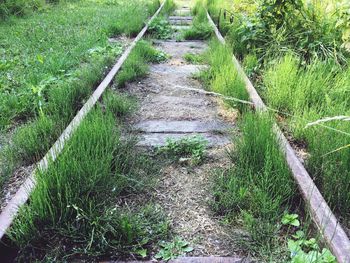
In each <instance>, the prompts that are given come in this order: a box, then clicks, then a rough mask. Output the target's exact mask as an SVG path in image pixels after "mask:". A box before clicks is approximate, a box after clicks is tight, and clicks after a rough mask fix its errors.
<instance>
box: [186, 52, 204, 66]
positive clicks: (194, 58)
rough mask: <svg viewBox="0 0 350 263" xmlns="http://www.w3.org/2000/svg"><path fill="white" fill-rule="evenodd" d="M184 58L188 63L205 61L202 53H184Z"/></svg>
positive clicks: (196, 63)
mask: <svg viewBox="0 0 350 263" xmlns="http://www.w3.org/2000/svg"><path fill="white" fill-rule="evenodd" d="M184 59H185V60H186V61H187V62H188V63H190V64H195V65H198V64H203V63H204V62H205V56H204V55H203V54H194V53H186V54H185V55H184Z"/></svg>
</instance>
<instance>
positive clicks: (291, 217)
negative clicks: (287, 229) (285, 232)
mask: <svg viewBox="0 0 350 263" xmlns="http://www.w3.org/2000/svg"><path fill="white" fill-rule="evenodd" d="M298 217H299V216H298V215H297V214H285V215H284V216H283V217H282V224H283V225H291V226H295V227H298V226H300V221H299V219H298Z"/></svg>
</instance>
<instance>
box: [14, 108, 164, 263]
mask: <svg viewBox="0 0 350 263" xmlns="http://www.w3.org/2000/svg"><path fill="white" fill-rule="evenodd" d="M115 125H116V121H115V117H114V116H113V114H112V113H111V112H110V111H109V110H107V111H105V112H103V111H102V110H100V109H95V110H93V112H92V113H90V114H89V116H88V117H87V119H86V120H84V121H83V123H82V124H81V126H80V127H79V128H78V130H77V131H76V133H75V134H74V136H73V137H72V139H71V140H70V141H69V142H68V145H66V147H65V149H64V151H63V153H62V154H61V155H60V156H59V158H58V159H57V160H56V161H55V162H54V163H52V164H51V165H50V167H49V169H48V170H47V171H45V172H40V171H39V172H38V173H37V175H36V176H37V186H36V188H35V190H34V192H33V193H32V195H31V197H30V201H29V202H28V203H27V204H26V205H24V207H22V209H21V211H20V213H19V215H18V217H17V218H16V220H15V222H14V224H13V226H12V227H11V230H10V232H9V236H10V237H11V239H12V240H13V241H14V242H15V243H16V244H17V245H18V246H20V247H21V256H22V257H23V258H25V259H26V260H27V261H28V260H29V259H31V260H34V259H36V260H42V259H44V258H47V257H51V258H54V259H55V261H56V260H58V261H66V260H68V261H69V259H72V258H74V259H77V258H81V259H87V258H96V257H99V256H102V255H105V256H109V255H112V254H113V255H116V254H122V253H126V252H130V253H137V252H136V251H139V250H140V249H148V247H149V245H150V244H151V243H152V242H155V241H156V240H158V239H160V238H166V237H167V233H168V223H167V221H166V220H165V217H164V214H163V212H162V211H161V209H160V208H159V207H157V206H154V205H146V206H143V207H140V208H137V207H134V208H132V209H130V208H129V207H123V206H121V205H118V206H116V203H119V202H118V201H116V200H118V199H123V198H124V197H125V196H127V195H129V194H130V193H133V194H137V193H142V192H143V191H144V190H145V189H147V187H149V186H151V185H152V184H153V182H152V178H154V177H152V175H153V174H155V173H157V168H156V166H155V165H154V164H153V163H151V161H150V160H149V158H148V157H146V156H145V155H143V154H140V153H139V152H136V151H135V150H134V149H135V147H134V143H133V142H122V141H120V135H119V131H118V129H117V128H116V126H115ZM121 203H123V202H121ZM67 236H69V237H70V238H69V239H67V238H66V237H67ZM38 244H40V245H38ZM38 247H40V249H37V248H38ZM90 260H91V259H90ZM90 260H88V261H90Z"/></svg>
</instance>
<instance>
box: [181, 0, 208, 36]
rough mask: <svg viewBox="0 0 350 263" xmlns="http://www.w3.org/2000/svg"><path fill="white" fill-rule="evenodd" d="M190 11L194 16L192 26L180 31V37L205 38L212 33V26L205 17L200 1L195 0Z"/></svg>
mask: <svg viewBox="0 0 350 263" xmlns="http://www.w3.org/2000/svg"><path fill="white" fill-rule="evenodd" d="M192 12H194V15H195V16H194V18H193V23H192V26H191V27H190V28H189V29H187V30H185V31H184V32H183V33H182V36H181V38H183V39H185V40H205V39H209V38H210V37H211V36H212V34H213V28H212V27H211V25H210V24H209V21H208V19H207V13H206V10H205V7H204V4H203V2H202V1H197V2H196V4H195V6H194V8H193V10H192Z"/></svg>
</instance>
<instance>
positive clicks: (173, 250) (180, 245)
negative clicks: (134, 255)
mask: <svg viewBox="0 0 350 263" xmlns="http://www.w3.org/2000/svg"><path fill="white" fill-rule="evenodd" d="M160 246H161V247H162V248H161V249H160V251H159V252H158V253H157V254H156V255H155V258H156V259H159V260H165V261H168V260H172V259H176V258H177V257H180V256H183V255H185V254H186V253H189V252H191V251H193V248H192V247H190V246H189V243H188V242H186V241H183V240H182V239H181V238H178V237H176V238H175V240H174V241H173V242H162V243H160Z"/></svg>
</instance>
